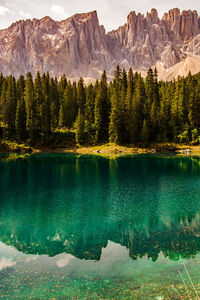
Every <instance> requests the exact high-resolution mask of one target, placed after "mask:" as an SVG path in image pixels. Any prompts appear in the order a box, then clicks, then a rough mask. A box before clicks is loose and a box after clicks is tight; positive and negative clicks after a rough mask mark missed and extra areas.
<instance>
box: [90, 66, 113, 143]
mask: <svg viewBox="0 0 200 300" xmlns="http://www.w3.org/2000/svg"><path fill="white" fill-rule="evenodd" d="M109 106H110V105H109V99H108V87H107V77H106V72H105V71H104V72H103V74H102V77H101V81H100V84H99V88H98V91H97V95H96V99H95V109H94V117H95V142H96V143H103V142H107V141H108V126H109V110H110V107H109Z"/></svg>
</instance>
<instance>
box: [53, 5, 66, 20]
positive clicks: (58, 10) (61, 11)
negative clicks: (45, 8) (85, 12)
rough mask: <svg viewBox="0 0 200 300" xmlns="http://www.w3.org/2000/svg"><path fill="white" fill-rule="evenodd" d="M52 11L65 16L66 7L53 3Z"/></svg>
mask: <svg viewBox="0 0 200 300" xmlns="http://www.w3.org/2000/svg"><path fill="white" fill-rule="evenodd" d="M51 11H52V12H53V13H54V14H56V15H58V16H59V17H64V16H65V15H66V14H65V11H64V9H63V8H62V6H60V5H57V4H53V5H52V6H51Z"/></svg>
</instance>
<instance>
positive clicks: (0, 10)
mask: <svg viewBox="0 0 200 300" xmlns="http://www.w3.org/2000/svg"><path fill="white" fill-rule="evenodd" d="M9 12H10V9H9V8H7V7H5V6H2V5H0V15H1V16H3V17H5V15H6V14H7V13H9Z"/></svg>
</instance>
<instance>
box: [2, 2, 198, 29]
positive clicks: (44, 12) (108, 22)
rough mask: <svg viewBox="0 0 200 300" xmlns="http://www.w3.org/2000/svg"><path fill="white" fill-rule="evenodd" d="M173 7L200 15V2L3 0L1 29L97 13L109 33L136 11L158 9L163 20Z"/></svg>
mask: <svg viewBox="0 0 200 300" xmlns="http://www.w3.org/2000/svg"><path fill="white" fill-rule="evenodd" d="M174 7H178V8H180V10H184V9H192V10H197V12H198V13H199V14H200V1H199V0H190V1H188V0H167V1H166V0H139V1H138V0H0V29H3V28H6V27H8V26H10V25H11V24H12V23H13V22H15V21H18V20H22V19H33V18H37V19H40V18H42V17H44V16H50V17H51V18H53V19H54V20H58V21H59V20H63V19H66V18H68V17H70V16H72V15H73V14H75V13H83V12H89V11H92V10H97V13H98V17H99V22H100V24H101V25H104V26H105V29H106V31H110V30H113V29H117V28H118V27H119V26H121V25H123V24H124V23H125V22H126V19H127V15H128V14H129V13H130V12H131V11H133V10H134V11H136V12H141V13H144V14H146V12H147V11H150V10H151V8H156V9H157V10H158V14H159V16H160V17H162V15H163V14H164V12H166V11H168V10H169V9H171V8H174Z"/></svg>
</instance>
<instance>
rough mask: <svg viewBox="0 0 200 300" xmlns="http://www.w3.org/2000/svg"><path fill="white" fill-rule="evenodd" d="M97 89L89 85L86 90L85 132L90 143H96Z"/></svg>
mask: <svg viewBox="0 0 200 300" xmlns="http://www.w3.org/2000/svg"><path fill="white" fill-rule="evenodd" d="M94 114H95V89H94V87H93V85H92V84H89V86H88V88H87V90H86V107H85V131H86V134H87V141H88V143H93V142H94V135H95V133H94Z"/></svg>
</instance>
